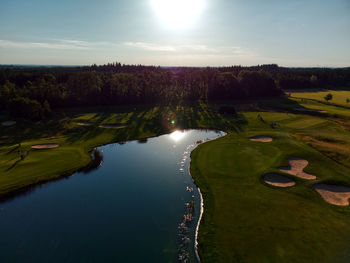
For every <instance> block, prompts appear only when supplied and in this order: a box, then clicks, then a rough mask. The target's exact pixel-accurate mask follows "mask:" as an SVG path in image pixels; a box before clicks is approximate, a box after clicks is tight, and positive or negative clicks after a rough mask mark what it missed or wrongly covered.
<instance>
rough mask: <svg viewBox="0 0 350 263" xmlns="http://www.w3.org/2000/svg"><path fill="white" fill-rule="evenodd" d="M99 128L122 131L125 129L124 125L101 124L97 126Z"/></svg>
mask: <svg viewBox="0 0 350 263" xmlns="http://www.w3.org/2000/svg"><path fill="white" fill-rule="evenodd" d="M98 127H100V128H104V129H122V128H125V127H126V126H125V125H120V124H103V125H100V126H98Z"/></svg>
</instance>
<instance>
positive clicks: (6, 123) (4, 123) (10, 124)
mask: <svg viewBox="0 0 350 263" xmlns="http://www.w3.org/2000/svg"><path fill="white" fill-rule="evenodd" d="M1 124H2V126H7V127H9V126H13V125H15V124H16V122H15V121H4V122H3V123H1Z"/></svg>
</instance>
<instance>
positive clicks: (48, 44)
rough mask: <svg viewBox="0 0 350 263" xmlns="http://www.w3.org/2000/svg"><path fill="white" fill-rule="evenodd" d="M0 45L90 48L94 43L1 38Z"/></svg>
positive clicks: (71, 48) (21, 47)
mask: <svg viewBox="0 0 350 263" xmlns="http://www.w3.org/2000/svg"><path fill="white" fill-rule="evenodd" d="M0 47H3V48H19V49H37V48H39V49H56V50H89V49H91V48H92V45H91V44H90V43H88V42H84V41H79V40H57V41H55V42H20V41H10V40H2V39H0Z"/></svg>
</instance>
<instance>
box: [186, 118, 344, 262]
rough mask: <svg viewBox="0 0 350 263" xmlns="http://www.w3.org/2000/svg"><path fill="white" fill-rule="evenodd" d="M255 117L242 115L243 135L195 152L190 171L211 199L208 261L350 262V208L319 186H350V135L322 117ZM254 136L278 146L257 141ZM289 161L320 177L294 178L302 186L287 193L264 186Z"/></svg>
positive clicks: (205, 227) (204, 252)
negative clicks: (303, 162)
mask: <svg viewBox="0 0 350 263" xmlns="http://www.w3.org/2000/svg"><path fill="white" fill-rule="evenodd" d="M257 114H258V113H254V112H252V113H245V114H244V116H245V117H246V119H247V120H248V125H247V126H245V128H244V131H241V132H239V133H236V132H231V133H229V134H228V135H227V136H226V137H224V138H221V139H218V140H216V141H212V142H209V143H206V144H203V145H201V146H200V147H198V148H197V149H196V150H195V151H194V152H193V153H192V155H191V159H192V165H191V173H192V175H193V176H194V178H195V181H196V183H197V184H198V185H199V187H200V188H201V190H202V193H203V196H204V200H205V201H204V203H205V213H204V218H203V220H202V224H201V227H200V231H199V250H200V254H201V257H202V259H203V262H348V258H349V256H350V248H349V246H348V245H347V244H348V241H349V239H350V226H349V224H348V222H349V220H350V208H349V207H336V206H333V205H330V204H328V203H326V202H325V201H324V200H323V199H322V198H321V197H320V196H319V195H318V193H317V192H315V191H314V190H313V184H315V183H317V182H341V183H343V184H347V185H350V176H349V174H350V169H349V167H350V166H349V165H350V162H349V160H348V158H347V156H348V155H347V154H346V153H344V152H342V151H346V150H345V149H346V148H348V149H350V148H349V145H350V133H349V131H347V130H345V129H344V128H343V127H341V126H339V125H338V124H336V123H334V122H332V121H329V120H326V119H324V118H318V117H311V116H306V115H294V114H287V113H260V114H261V115H262V116H263V119H264V121H265V122H262V121H260V120H258V118H257ZM271 122H278V127H275V128H271V127H270V126H269V125H268V124H269V123H271ZM255 135H268V136H271V137H273V138H274V141H273V142H271V143H261V142H251V141H250V140H249V138H250V137H251V136H255ZM311 138H312V139H313V140H312V139H311ZM340 145H344V146H345V147H344V148H340V147H339V146H340ZM289 157H302V158H305V159H307V160H308V161H309V166H308V167H307V168H306V172H308V173H311V174H314V175H316V176H317V177H318V178H317V180H316V181H306V180H302V179H298V178H295V177H294V178H293V176H289V177H291V178H293V179H294V180H295V181H296V186H294V187H291V188H289V189H279V188H275V187H272V186H269V185H267V184H265V182H264V181H263V180H262V175H263V174H264V173H266V172H278V167H280V166H286V165H287V164H288V161H287V160H288V158H289Z"/></svg>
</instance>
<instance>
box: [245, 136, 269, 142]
mask: <svg viewBox="0 0 350 263" xmlns="http://www.w3.org/2000/svg"><path fill="white" fill-rule="evenodd" d="M250 140H251V141H253V142H272V140H273V139H272V138H271V137H268V136H255V137H252V138H250Z"/></svg>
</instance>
